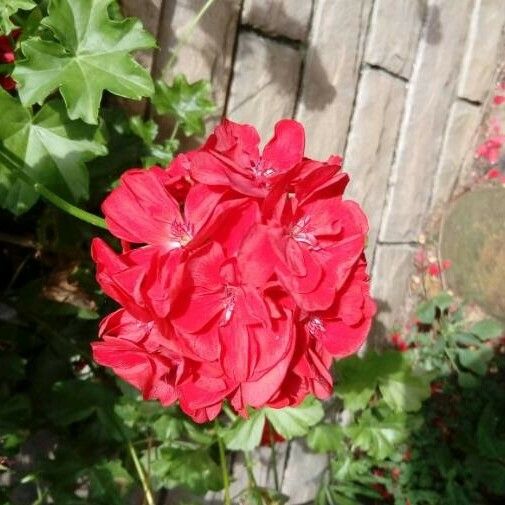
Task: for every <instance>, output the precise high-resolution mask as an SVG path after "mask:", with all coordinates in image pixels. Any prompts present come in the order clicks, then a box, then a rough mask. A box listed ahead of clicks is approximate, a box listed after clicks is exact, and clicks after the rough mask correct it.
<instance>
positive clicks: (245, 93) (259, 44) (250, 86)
mask: <svg viewBox="0 0 505 505" xmlns="http://www.w3.org/2000/svg"><path fill="white" fill-rule="evenodd" d="M300 64H301V55H300V53H299V51H297V50H296V49H295V48H293V47H291V46H289V45H286V44H283V43H280V42H275V41H273V40H270V39H266V38H264V37H260V36H258V35H256V34H255V33H250V32H242V33H241V34H240V35H239V41H238V50H237V58H236V61H235V68H234V75H233V82H232V85H231V91H230V97H229V100H228V108H227V116H228V117H229V118H230V119H232V120H234V121H238V122H244V123H251V124H253V125H255V126H256V128H257V129H258V131H259V132H260V135H261V137H262V139H263V140H266V139H268V138H269V137H270V136H271V135H272V133H273V127H274V125H275V123H276V122H277V121H278V120H279V119H281V118H285V117H291V116H292V115H293V110H294V106H295V100H296V93H297V89H298V75H299V69H300Z"/></svg>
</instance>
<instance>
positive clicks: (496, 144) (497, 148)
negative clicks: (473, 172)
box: [475, 135, 505, 165]
mask: <svg viewBox="0 0 505 505" xmlns="http://www.w3.org/2000/svg"><path fill="white" fill-rule="evenodd" d="M504 142H505V135H495V136H493V137H490V138H488V139H487V140H486V141H484V142H483V143H482V144H481V145H480V146H479V147H477V150H476V152H475V155H476V156H477V158H485V159H486V160H487V161H489V163H491V164H492V165H494V164H495V163H496V162H497V161H498V160H499V159H500V155H501V150H502V146H503V143H504Z"/></svg>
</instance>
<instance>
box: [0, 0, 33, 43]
mask: <svg viewBox="0 0 505 505" xmlns="http://www.w3.org/2000/svg"><path fill="white" fill-rule="evenodd" d="M35 5H36V4H35V2H34V1H33V0H2V2H1V3H0V35H8V34H9V33H10V32H11V31H12V30H13V29H14V28H15V25H14V23H13V22H12V19H11V17H12V16H13V15H14V14H16V13H17V12H18V11H19V10H26V11H28V10H31V9H33V8H34V7H35Z"/></svg>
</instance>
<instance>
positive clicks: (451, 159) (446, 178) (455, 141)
mask: <svg viewBox="0 0 505 505" xmlns="http://www.w3.org/2000/svg"><path fill="white" fill-rule="evenodd" d="M482 114H483V112H482V108H481V107H479V106H476V105H473V104H470V103H468V102H463V101H461V100H457V101H456V102H455V103H454V104H453V106H452V108H451V112H450V114H449V121H448V123H447V130H446V134H445V138H444V144H443V146H442V152H441V154H440V159H439V162H438V169H437V176H436V179H435V186H434V189H433V196H432V200H431V208H432V209H433V208H436V207H439V206H441V205H444V204H445V203H446V202H447V201H448V200H449V198H450V197H451V193H452V190H453V189H454V186H455V184H456V181H457V179H458V176H459V174H460V173H461V171H462V170H464V167H465V165H469V164H471V163H472V161H473V158H474V152H475V142H476V139H477V136H478V132H479V126H480V121H481V119H482ZM465 171H466V170H465Z"/></svg>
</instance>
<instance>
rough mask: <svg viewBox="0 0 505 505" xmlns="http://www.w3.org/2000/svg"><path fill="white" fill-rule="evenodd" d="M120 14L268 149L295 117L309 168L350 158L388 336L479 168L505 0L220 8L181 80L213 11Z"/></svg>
mask: <svg viewBox="0 0 505 505" xmlns="http://www.w3.org/2000/svg"><path fill="white" fill-rule="evenodd" d="M122 3H123V6H124V9H125V11H126V12H127V13H128V14H132V15H136V16H139V17H141V18H142V19H143V20H144V22H145V24H146V26H147V27H148V28H149V29H150V30H151V31H153V33H154V34H155V35H157V36H158V40H159V41H160V50H159V51H158V52H157V53H154V54H153V53H148V54H143V55H142V56H141V57H142V61H143V62H144V63H145V64H146V65H148V66H150V68H151V69H152V72H153V74H154V75H156V76H162V77H163V78H165V79H167V80H170V79H171V78H172V77H173V75H174V74H175V73H178V72H184V73H185V74H187V75H188V77H189V79H190V80H195V79H200V78H207V79H210V80H211V81H212V83H213V86H214V92H215V98H216V101H217V103H218V106H219V107H218V109H219V110H218V115H217V116H220V115H227V116H228V117H230V118H231V119H233V120H236V121H242V122H250V123H253V124H255V125H256V127H257V128H258V130H259V131H260V133H261V135H262V136H263V138H268V136H269V135H270V134H271V132H272V129H273V125H274V124H275V122H276V121H277V120H278V119H279V118H281V117H294V118H296V119H298V120H300V121H302V122H303V123H304V125H305V127H306V130H307V154H308V155H309V156H315V157H320V158H326V157H328V156H329V155H330V154H333V153H340V154H343V155H344V158H345V165H344V166H345V170H346V171H348V172H349V173H350V174H351V176H352V179H351V184H350V187H349V197H351V198H353V199H356V200H357V201H359V202H360V203H361V204H362V205H363V206H364V208H365V210H366V211H367V213H368V215H369V218H370V226H371V230H370V238H369V245H368V258H369V262H370V269H371V273H372V277H373V293H374V296H375V297H376V298H377V300H378V301H379V306H380V308H381V312H380V314H379V318H378V322H379V324H380V325H383V326H385V327H391V325H392V324H393V323H394V322H395V317H396V316H397V314H400V313H401V310H400V309H401V306H402V304H403V302H404V300H405V297H406V294H407V290H408V283H409V274H410V269H411V265H412V254H413V251H414V250H415V249H416V247H417V245H418V243H419V240H420V236H421V234H422V231H423V227H424V225H425V223H426V220H427V217H428V216H429V215H430V214H431V213H432V212H433V211H434V210H435V209H436V208H437V207H440V206H443V205H444V204H445V203H446V202H447V201H448V199H449V198H450V195H451V192H452V191H453V189H454V186H455V184H456V181H457V180H458V178H459V177H460V175H461V174H464V173H466V172H467V171H468V166H469V164H470V163H471V160H472V146H473V145H474V144H473V143H474V140H475V137H476V135H477V132H478V129H479V126H480V124H481V119H482V114H483V105H484V103H485V102H486V100H487V97H488V95H489V93H490V91H492V89H493V86H494V80H495V79H496V72H497V70H498V66H499V62H501V61H502V59H503V52H504V27H505V0H215V1H214V3H213V5H212V7H211V8H210V9H209V11H208V12H207V13H206V15H205V16H204V17H203V19H202V20H201V22H200V23H199V25H198V26H197V27H196V28H195V30H194V32H193V33H192V35H191V38H190V40H189V42H187V43H186V44H184V45H183V46H182V48H181V49H180V51H179V53H178V60H177V63H176V65H175V67H174V68H173V69H172V70H171V71H170V72H166V71H165V70H164V67H165V65H166V62H167V60H168V59H169V57H170V50H171V48H173V47H174V46H175V44H176V42H177V40H178V38H180V37H181V36H184V33H185V31H184V27H185V26H187V24H188V23H189V22H190V20H191V19H192V18H193V17H194V15H195V13H196V12H198V11H199V9H200V8H201V7H202V6H203V5H204V3H205V0H177V1H175V0H122ZM297 451H298V452H300V451H303V448H300V447H297V446H296V447H295V448H292V449H291V450H290V452H289V454H288V455H287V457H286V465H287V470H286V473H285V479H286V480H285V482H287V484H286V486H288V487H290V488H289V489H285V491H286V492H287V493H288V494H291V495H292V496H293V497H294V499H295V501H294V503H296V502H297V501H296V496H297V494H300V493H302V488H304V486H305V488H306V487H307V486H310V483H304V482H303V480H304V479H303V478H301V477H300V476H298V474H299V471H298V470H297V471H295V470H293V469H291V470H289V468H290V455H291V459H292V455H293V454H295V455H296V454H298V452H297ZM296 457H297V458H298V456H296ZM316 466H317V465H316ZM309 473H310V472H309ZM294 475H295V477H293V476H294ZM290 476H291V477H290ZM312 477H313V475H312ZM312 477H311V476H310V475H308V476H307V478H308V479H309V478H312ZM293 486H294V488H293V489H292V487H293ZM296 486H298V488H296ZM295 488H296V489H298V491H297V490H296V489H295ZM305 488H304V489H305ZM302 494H303V497H304V498H305V497H306V496H308V495H307V494H306V491H305V490H304V491H303V493H302ZM309 494H310V492H309ZM300 496H301V495H300Z"/></svg>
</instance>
